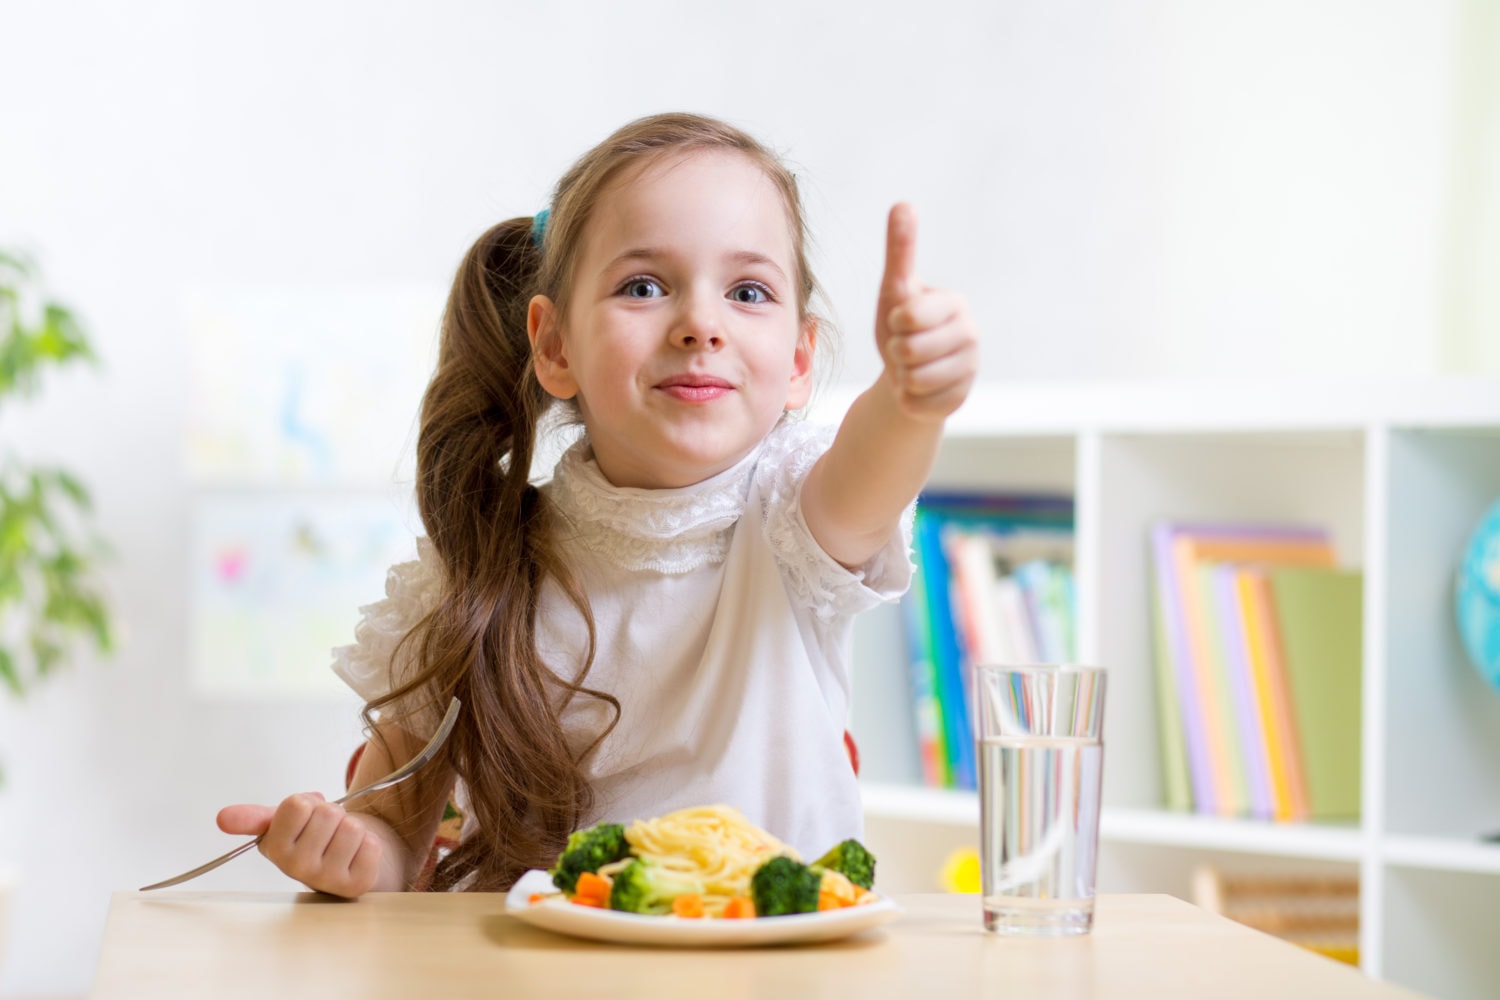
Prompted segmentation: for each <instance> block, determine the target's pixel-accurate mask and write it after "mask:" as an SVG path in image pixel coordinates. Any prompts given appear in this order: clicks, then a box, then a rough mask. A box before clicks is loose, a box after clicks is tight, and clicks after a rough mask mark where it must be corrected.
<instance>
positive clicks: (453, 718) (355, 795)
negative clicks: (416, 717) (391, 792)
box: [140, 698, 459, 892]
mask: <svg viewBox="0 0 1500 1000" xmlns="http://www.w3.org/2000/svg"><path fill="white" fill-rule="evenodd" d="M458 709H459V702H458V699H457V698H454V699H453V700H452V701H451V702H449V703H448V711H447V712H446V713H444V715H443V721H442V722H441V723H440V724H439V725H438V728H437V732H435V733H433V734H432V739H430V740H428V741H427V745H426V746H425V747H423V748H422V749H421V750H420V751H419V752H418V753H417V755H416V756H415V757H413V758H412V759H411V760H409V761H407V762H406V763H405V764H402V765H401V766H400V767H398V768H396V770H394V771H392V772H391V773H390V774H388V775H386V776H385V777H384V778H381V779H380V780H379V781H376V782H372V783H371V784H368V785H366V786H365V787H363V788H361V789H358V790H357V791H353V792H350V793H349V794H348V795H345V796H344V797H343V798H339V799H335V800H334V801H333V804H334V805H336V806H340V805H348V804H349V803H351V802H353V801H355V800H356V799H362V798H364V797H365V796H366V795H369V794H371V793H373V792H378V791H380V790H382V789H385V788H390V787H391V786H392V785H399V784H400V783H401V782H403V781H405V780H406V779H407V778H410V777H411V776H412V775H414V774H416V773H417V772H418V771H420V770H421V769H422V768H423V767H425V766H426V765H427V762H428V761H430V760H432V758H433V757H435V756H437V752H438V751H439V750H441V749H442V747H443V744H444V743H446V742H447V741H448V734H449V733H451V732H453V724H454V723H455V722H457V721H458ZM264 838H265V834H261V835H260V836H259V837H256V838H255V839H254V840H252V841H250V842H249V843H247V844H241V845H240V846H239V847H236V848H235V849H234V850H232V851H230V852H229V853H227V854H221V855H219V856H218V857H217V858H214V859H213V860H212V861H210V862H208V863H207V864H203V865H199V866H198V867H197V868H194V869H193V870H192V871H186V872H183V873H182V874H181V875H176V876H174V877H172V878H169V879H166V880H165V881H162V882H153V883H152V884H151V885H143V886H141V888H140V891H141V892H150V891H151V890H152V889H165V888H167V886H171V885H181V884H182V883H183V882H187V881H189V880H191V879H195V878H197V877H198V876H199V875H203V874H205V873H207V872H211V871H213V870H214V869H215V868H218V867H219V866H220V865H225V864H228V863H229V862H231V861H233V860H234V859H235V858H237V857H239V856H240V855H241V854H244V853H245V852H246V851H248V850H250V849H251V848H252V847H254V846H255V845H256V844H259V843H260V842H261V840H263V839H264Z"/></svg>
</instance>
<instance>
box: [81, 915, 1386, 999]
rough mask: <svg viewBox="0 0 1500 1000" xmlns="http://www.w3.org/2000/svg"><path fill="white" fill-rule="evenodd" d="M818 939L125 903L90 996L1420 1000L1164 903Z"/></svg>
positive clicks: (109, 929)
mask: <svg viewBox="0 0 1500 1000" xmlns="http://www.w3.org/2000/svg"><path fill="white" fill-rule="evenodd" d="M896 900H897V902H899V903H900V904H901V905H902V906H903V907H904V908H905V910H906V912H905V913H904V914H903V915H902V917H901V918H899V919H898V920H895V921H893V922H891V923H888V924H885V925H884V926H882V927H879V928H876V929H874V930H870V931H866V932H864V933H863V934H860V935H857V936H855V937H852V938H848V939H846V940H843V941H838V942H834V943H830V944H822V945H810V946H800V947H796V946H790V947H776V948H743V949H726V950H718V949H701V950H696V949H695V950H681V949H663V948H634V947H627V946H622V945H613V944H598V943H590V942H586V941H580V940H575V939H572V938H566V937H561V936H558V935H554V934H551V933H549V932H547V931H543V930H539V929H536V928H534V927H531V926H529V925H527V924H524V923H522V922H521V921H519V920H516V919H515V918H514V917H510V916H507V915H506V914H505V899H504V897H503V896H501V895H490V894H465V893H460V894H451V895H450V894H429V893H371V894H370V895H367V896H365V897H363V898H362V899H360V900H358V901H357V902H345V901H339V900H334V899H332V898H330V897H326V896H319V895H316V894H312V893H296V894H293V893H200V892H176V893H174V892H160V893H150V894H140V893H134V892H122V893H118V894H116V895H115V897H114V899H113V900H112V901H111V905H110V911H109V919H108V922H107V924H106V926H105V931H104V946H103V952H102V954H101V955H100V960H99V968H98V975H97V979H96V980H95V984H94V990H93V993H92V994H91V995H92V996H93V997H95V998H97V1000H113V998H117V997H153V998H176V997H190V998H193V1000H200V998H205V997H214V998H234V997H255V998H257V1000H265V998H271V1000H287V998H292V997H318V998H320V1000H328V998H335V997H360V998H379V997H400V998H402V1000H408V998H426V997H444V998H448V997H468V996H475V997H478V996H485V997H516V998H520V997H528V998H529V997H549V998H550V997H558V998H566V997H609V998H625V1000H635V998H640V1000H668V998H676V997H683V998H692V1000H750V998H761V997H765V998H773V1000H791V998H795V997H827V998H830V1000H835V998H836V1000H846V998H852V1000H875V998H882V997H900V998H903V1000H904V998H910V997H920V998H925V997H979V996H984V997H1005V998H1011V1000H1021V998H1030V997H1046V998H1049V1000H1050V998H1071V997H1088V998H1093V997H1098V998H1120V997H1141V998H1148V1000H1164V998H1170V997H1193V998H1199V997H1215V998H1233V997H1245V998H1252V1000H1266V998H1267V997H1275V998H1277V1000H1282V998H1287V997H1318V998H1326V997H1349V998H1362V997H1368V998H1372V1000H1376V998H1392V1000H1394V998H1398V997H1408V998H1409V997H1413V996H1415V994H1412V993H1409V992H1407V991H1405V990H1402V989H1398V988H1396V987H1394V986H1391V985H1388V984H1384V983H1378V982H1375V981H1373V980H1371V979H1369V978H1367V977H1365V976H1364V975H1363V974H1361V973H1360V972H1359V971H1358V970H1356V969H1354V968H1352V967H1350V966H1347V965H1343V964H1340V963H1338V962H1334V961H1332V960H1330V959H1326V958H1323V957H1321V956H1318V955H1314V954H1312V953H1311V952H1307V951H1304V950H1302V949H1300V948H1296V947H1293V946H1292V945H1289V944H1286V943H1284V942H1282V941H1279V940H1277V939H1275V938H1272V937H1269V936H1267V935H1264V934H1261V933H1259V932H1256V931H1252V930H1250V929H1249V928H1247V927H1244V926H1242V925H1240V924H1236V923H1232V922H1231V921H1229V920H1226V919H1224V918H1222V917H1218V916H1215V915H1213V914H1210V913H1208V912H1207V911H1205V910H1201V909H1199V908H1197V907H1195V906H1192V905H1190V904H1188V903H1185V902H1182V901H1181V900H1179V899H1175V898H1173V897H1171V896H1159V895H1140V896H1103V897H1101V898H1100V899H1099V901H1098V904H1097V906H1098V909H1097V913H1096V917H1095V927H1094V932H1093V933H1092V934H1090V935H1088V936H1085V937H1075V938H1031V939H1016V938H1004V937H998V936H995V935H991V934H987V933H985V932H984V930H983V928H982V927H981V923H980V911H979V901H978V898H977V897H974V896H944V895H911V896H897V897H896Z"/></svg>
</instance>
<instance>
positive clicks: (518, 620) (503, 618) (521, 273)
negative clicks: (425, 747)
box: [364, 114, 817, 891]
mask: <svg viewBox="0 0 1500 1000" xmlns="http://www.w3.org/2000/svg"><path fill="white" fill-rule="evenodd" d="M708 149H716V150H724V149H728V150H734V151H737V152H739V153H742V154H744V155H745V156H748V157H750V158H751V159H752V160H753V161H754V162H756V163H757V164H759V165H760V166H761V167H762V168H763V169H764V170H765V171H766V174H767V176H768V177H770V178H771V180H772V181H773V182H775V183H776V184H777V186H778V187H779V188H780V190H781V191H782V193H783V195H784V197H785V201H786V207H787V216H788V222H789V226H790V230H791V233H792V243H793V251H794V257H795V264H796V268H797V271H798V278H797V281H798V307H799V313H800V315H801V316H802V317H804V318H808V317H809V316H810V312H809V309H810V302H811V300H812V299H813V296H814V295H815V293H816V289H817V285H816V282H815V281H814V279H813V276H812V272H811V270H810V269H809V268H808V266H807V260H806V251H805V246H806V232H805V225H804V222H803V215H802V207H801V201H800V198H799V196H798V192H797V184H796V180H795V179H794V178H793V176H792V175H791V173H790V172H789V171H788V170H787V169H786V168H785V167H784V166H783V165H782V164H781V163H780V161H779V160H778V159H777V157H776V156H775V154H774V153H772V152H771V151H770V150H768V149H766V148H765V147H764V146H762V145H761V144H760V143H759V142H757V141H756V140H755V139H753V138H751V137H750V136H748V135H746V134H745V133H744V132H742V131H740V130H739V129H736V128H734V127H732V126H730V125H727V124H725V123H723V122H720V121H716V120H714V119H712V118H706V117H703V116H698V115H688V114H665V115H655V116H652V117H648V118H642V119H638V120H637V121H634V122H631V123H629V124H627V125H625V126H624V127H622V128H621V129H619V130H618V131H616V132H615V133H614V134H613V135H611V136H610V137H609V138H607V139H606V140H604V142H602V143H600V144H599V145H598V146H596V147H595V148H594V149H593V150H591V151H590V152H588V153H587V154H585V155H584V156H583V157H582V158H581V159H579V160H578V162H577V163H576V164H574V166H573V167H572V168H571V169H570V170H569V171H568V173H567V174H565V175H564V176H563V178H562V179H561V180H560V181H559V182H558V184H557V188H556V190H555V192H554V195H553V198H552V204H551V206H550V212H549V216H548V217H547V220H546V227H545V230H544V235H543V236H542V238H541V239H540V240H537V239H535V238H534V233H533V219H532V218H531V217H529V216H528V217H522V218H516V219H510V220H508V221H506V222H502V223H500V224H498V225H496V226H494V227H493V228H491V229H490V230H489V231H488V232H486V233H485V234H484V235H483V236H481V237H480V238H479V240H478V241H477V242H476V243H475V244H474V246H473V247H472V248H470V250H469V251H468V253H467V254H466V255H465V257H464V259H463V262H462V264H461V265H460V266H459V269H458V274H457V276H456V278H455V279H454V282H453V289H452V291H451V293H450V294H449V297H448V304H447V308H446V310H445V312H444V315H443V323H442V335H441V342H440V346H439V351H438V362H437V369H436V371H435V372H434V374H433V377H432V381H431V382H430V383H429V385H428V387H427V392H426V395H425V396H424V398H423V401H422V412H421V424H420V429H419V432H418V439H417V500H418V506H419V508H420V510H421V514H422V522H423V525H424V527H425V528H426V531H427V534H428V536H429V538H430V539H431V541H432V545H433V547H434V548H435V549H436V551H437V553H438V555H439V556H440V557H441V559H442V565H443V568H444V574H445V576H444V583H445V586H444V588H443V596H442V597H441V599H440V600H439V602H438V604H437V605H436V607H435V608H434V609H433V610H432V611H431V613H430V614H428V615H427V617H426V618H424V619H423V620H422V621H421V622H420V623H419V624H418V625H417V626H416V627H415V628H414V629H413V630H412V631H411V633H409V634H408V635H407V636H406V638H405V640H403V642H402V650H412V651H413V653H412V655H414V657H415V663H416V668H415V670H414V671H413V672H412V674H411V675H410V676H409V677H397V678H395V681H396V682H397V683H396V686H395V687H394V689H393V690H392V691H391V693H390V694H388V695H386V696H385V697H383V698H379V699H376V700H374V701H372V702H371V703H370V704H369V705H367V706H366V708H365V713H364V715H365V722H366V725H367V727H369V728H372V729H373V726H374V720H375V718H376V716H377V714H378V715H379V717H380V718H381V719H382V721H392V720H394V721H398V722H399V721H400V719H402V718H406V717H411V716H414V715H417V714H419V713H426V712H430V711H431V710H432V709H434V708H436V709H437V710H439V711H440V710H441V708H442V707H443V706H445V705H446V704H447V702H448V700H449V699H450V698H452V697H458V698H460V699H461V700H462V701H463V704H464V711H463V713H462V714H461V715H460V717H459V722H458V725H457V727H456V728H455V730H454V732H453V735H452V736H451V737H450V738H449V740H448V743H447V745H446V747H445V755H446V757H447V759H448V762H449V763H450V765H451V766H452V767H453V768H454V770H455V771H456V772H457V774H458V775H459V776H460V777H461V778H462V779H463V781H464V783H465V785H466V786H467V791H468V804H469V809H470V811H471V818H472V819H473V820H474V821H475V826H474V829H475V832H474V833H472V834H471V835H469V836H468V837H467V838H466V839H465V840H464V842H463V843H462V844H460V845H459V847H457V848H456V849H455V850H454V851H453V852H452V853H451V854H449V855H448V856H447V857H446V858H444V859H443V861H442V862H441V863H440V864H439V866H438V868H437V871H436V873H435V875H434V877H433V879H432V882H431V883H430V887H431V888H433V889H451V888H454V887H458V886H462V887H463V888H469V889H476V890H491V891H493V890H500V889H505V888H508V887H509V886H510V885H511V884H512V883H513V882H514V881H515V880H516V878H517V877H518V876H519V875H520V874H521V873H522V872H524V871H526V870H527V869H528V868H545V867H548V866H550V865H551V864H552V863H553V862H554V861H555V860H556V858H557V854H558V852H559V851H560V850H561V849H562V847H563V845H564V843H565V842H566V839H567V836H568V834H569V833H571V832H572V831H573V830H575V829H576V828H577V827H578V826H579V825H580V823H581V822H582V820H583V819H584V817H585V816H586V815H587V813H588V810H589V808H590V807H591V805H592V790H591V788H590V787H589V784H588V781H587V778H586V776H585V770H584V761H585V759H586V758H587V757H588V755H589V754H590V753H591V752H592V751H593V749H594V748H595V747H597V746H598V744H599V742H600V741H602V740H603V739H604V738H605V737H606V736H607V735H608V734H609V731H610V729H612V728H613V727H614V725H615V723H616V722H618V720H619V714H620V705H619V702H618V701H617V700H616V699H615V698H614V697H613V696H611V695H609V694H608V693H606V692H603V691H597V690H594V689H591V688H589V687H586V686H585V682H586V679H587V676H588V672H589V668H590V666H591V665H592V663H593V660H594V642H595V633H594V621H593V616H592V614H591V612H590V610H589V605H588V600H587V598H586V597H585V594H584V591H583V588H582V586H581V585H580V584H579V582H578V580H577V579H576V578H575V576H574V575H573V573H572V572H571V571H570V569H569V567H568V565H567V563H566V561H565V560H564V559H563V557H562V555H561V552H560V550H559V546H558V543H557V537H558V533H557V532H556V531H555V530H554V527H555V524H556V521H557V518H558V514H557V512H555V511H554V510H552V508H551V506H550V505H549V503H548V502H547V499H546V497H545V496H544V495H543V494H542V493H541V492H540V491H539V490H538V489H537V488H536V487H535V486H533V485H532V484H531V482H530V473H531V467H532V459H533V456H534V453H535V448H536V443H537V435H538V428H539V426H540V425H541V423H542V421H543V419H544V418H545V417H546V415H547V413H548V411H549V409H550V408H551V407H552V406H553V405H555V404H556V401H555V400H553V399H552V398H551V397H550V396H548V394H547V393H546V392H545V391H544V390H543V389H542V387H541V385H540V384H539V383H538V382H537V379H536V374H535V371H534V370H533V368H532V360H531V346H530V341H529V338H528V336H527V330H526V313H527V307H528V304H529V302H530V300H531V298H532V296H534V295H537V294H542V295H547V296H549V297H550V298H552V299H553V300H554V301H555V302H556V303H557V305H558V308H559V313H560V314H561V315H564V316H565V315H566V312H567V307H568V293H569V291H570V288H571V285H572V277H573V272H574V268H575V266H576V262H577V257H578V251H579V246H580V244H581V239H580V237H581V235H582V234H583V231H584V227H585V226H586V225H587V224H588V221H589V218H590V216H591V215H592V213H593V210H594V207H595V206H596V205H597V204H598V202H599V199H600V198H601V196H602V195H603V194H604V193H605V192H606V191H607V189H608V187H609V185H610V184H611V183H612V182H613V181H614V180H615V179H616V178H618V177H620V176H621V173H622V171H624V170H625V169H626V168H628V167H630V166H632V165H638V164H640V165H644V164H646V163H649V162H651V161H652V160H654V159H655V158H657V157H660V156H663V155H665V154H668V153H673V152H680V151H690V150H708ZM549 578H550V579H551V580H553V581H554V583H555V584H556V585H557V586H558V587H559V588H560V589H561V591H562V593H563V594H564V595H565V596H566V598H567V599H568V600H570V601H571V602H572V603H573V604H574V605H575V606H576V607H577V608H578V610H579V612H580V613H581V614H582V616H583V620H584V622H585V623H586V625H587V628H588V645H587V650H588V652H587V656H586V658H585V661H584V663H583V664H582V669H581V670H579V671H578V672H577V674H576V676H574V677H572V678H566V677H559V676H558V675H557V674H555V673H554V672H553V671H552V670H551V669H549V667H548V666H547V665H546V664H545V663H544V662H543V661H542V657H541V656H540V654H539V653H538V651H537V646H536V615H537V613H538V608H539V606H540V603H541V594H542V587H543V583H544V581H546V580H547V579H549ZM398 655H405V654H403V653H399V652H398ZM579 695H584V696H587V697H593V698H598V699H601V700H602V701H604V702H606V703H607V704H609V706H610V707H611V708H612V709H613V717H612V719H611V721H610V723H609V725H608V726H607V727H606V728H605V729H604V730H603V731H601V732H599V733H597V734H594V735H593V739H592V742H590V743H589V744H588V745H587V746H585V747H584V748H583V749H582V750H581V751H579V750H576V749H574V744H572V743H570V741H569V739H568V736H567V734H566V733H565V731H564V729H563V725H562V721H561V716H562V712H563V709H564V708H565V707H566V706H567V704H568V703H569V702H570V701H571V700H572V699H573V698H574V697H577V696H579Z"/></svg>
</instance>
